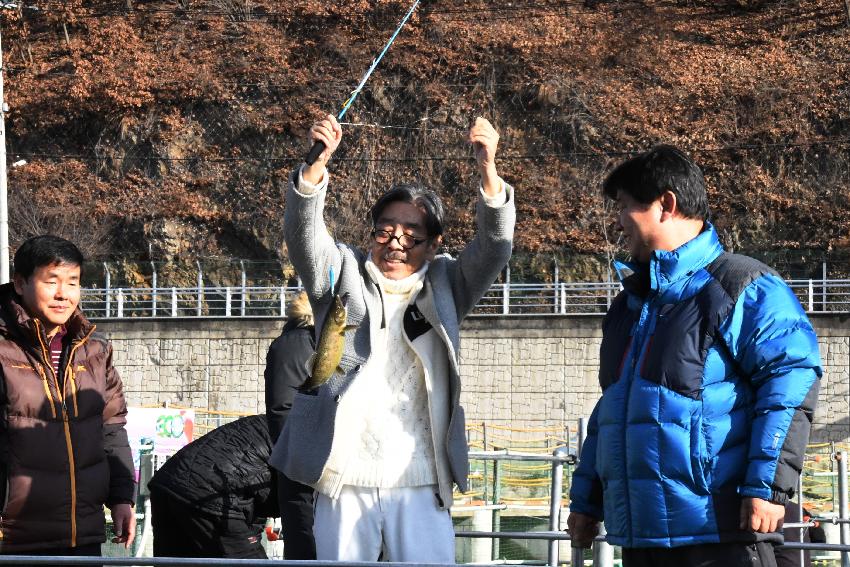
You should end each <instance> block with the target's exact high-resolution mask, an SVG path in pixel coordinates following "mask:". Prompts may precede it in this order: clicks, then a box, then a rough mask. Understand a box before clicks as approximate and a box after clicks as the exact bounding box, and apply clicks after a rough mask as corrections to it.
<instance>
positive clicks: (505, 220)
mask: <svg viewBox="0 0 850 567" xmlns="http://www.w3.org/2000/svg"><path fill="white" fill-rule="evenodd" d="M467 140H468V141H469V143H470V144H472V147H473V150H474V151H475V160H476V164H477V168H478V173H479V175H480V176H481V186H480V190H479V191H480V193H481V196H480V199H479V202H478V207H477V211H476V225H477V231H476V235H475V238H473V239H472V241H470V242H469V244H468V245H467V246H466V248H464V249H463V251H462V252H461V253H460V255H459V256H458V260H457V267H456V270H457V271H456V274H455V280H454V296H455V305H456V308H457V311H458V315H459V317H460V318H463V317H465V316H466V315H467V314H468V313H469V312H470V311H471V310H472V308H473V307H475V304H476V303H478V300H479V299H481V297H482V296H483V295H484V293H486V291H487V290H488V289H489V288H490V286H491V285H492V284H493V282H494V281H496V278H498V277H499V273H500V272H501V271H502V269H503V268H504V267H505V265H506V264H507V263H508V260H510V258H511V251H512V249H513V233H514V223H515V222H516V209H515V206H514V198H513V188H512V187H511V186H510V185H508V184H507V183H505V182H504V181H503V180H502V178H501V177H499V174H498V172H497V171H496V150H497V147H498V145H499V134H498V132H496V129H495V128H493V125H492V124H490V122H488V121H487V120H486V119H484V118H481V117H478V118H476V119H475V123H474V124H473V125H472V128H470V130H469V135H468V137H467Z"/></svg>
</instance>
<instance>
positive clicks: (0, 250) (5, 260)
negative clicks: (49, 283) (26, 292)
mask: <svg viewBox="0 0 850 567" xmlns="http://www.w3.org/2000/svg"><path fill="white" fill-rule="evenodd" d="M4 71H5V69H4V68H3V42H2V33H0V284H4V283H6V282H8V281H9V195H8V191H7V185H6V99H5V98H4V97H3V75H4Z"/></svg>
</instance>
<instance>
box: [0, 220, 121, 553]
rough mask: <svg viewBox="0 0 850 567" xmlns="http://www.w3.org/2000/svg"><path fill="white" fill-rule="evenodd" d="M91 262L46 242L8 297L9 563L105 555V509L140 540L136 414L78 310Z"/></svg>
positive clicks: (4, 317) (4, 388) (35, 245)
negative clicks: (131, 421)
mask: <svg viewBox="0 0 850 567" xmlns="http://www.w3.org/2000/svg"><path fill="white" fill-rule="evenodd" d="M82 263H83V257H82V254H80V252H79V250H78V249H77V248H76V246H74V245H73V244H72V243H71V242H68V241H67V240H64V239H61V238H58V237H54V236H39V237H36V238H32V239H30V240H28V241H26V242H24V243H23V244H22V245H21V246H20V248H19V249H18V251H17V253H16V254H15V273H14V282H13V283H8V284H5V285H2V286H0V372H2V379H1V380H0V491H4V493H2V494H0V497H2V499H0V504H2V508H1V509H2V517H0V534H1V535H2V539H0V553H2V554H4V555H11V554H15V555H17V554H21V555H100V544H101V543H102V542H103V541H104V540H105V530H104V514H103V505H104V504H106V505H107V506H109V507H110V508H111V510H112V518H113V521H114V524H115V531H116V535H117V536H119V539H120V540H121V541H123V542H124V543H125V544H126V545H127V546H129V545H130V543H131V542H132V539H133V536H134V534H135V514H134V512H133V508H132V503H133V497H134V474H133V464H132V458H131V456H130V448H129V445H128V442H127V432H126V431H125V429H124V424H125V423H126V414H127V406H126V404H125V402H124V395H123V391H122V386H121V379H120V378H119V377H118V374H117V373H116V371H115V369H114V368H113V366H112V347H111V345H110V344H109V343H108V342H107V341H106V340H105V339H103V338H101V337H98V336H97V335H94V329H95V327H94V325H92V324H91V323H89V322H88V320H87V319H86V318H85V317H84V316H83V314H82V312H81V311H80V310H79V309H78V304H79V300H80V270H81V267H82Z"/></svg>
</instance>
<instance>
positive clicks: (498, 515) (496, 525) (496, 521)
mask: <svg viewBox="0 0 850 567" xmlns="http://www.w3.org/2000/svg"><path fill="white" fill-rule="evenodd" d="M494 448H495V447H494ZM500 465H501V461H499V459H496V460H494V461H493V504H498V503H499V500H501V499H502V490H501V487H500V486H499V485H500V484H501V482H502V479H501V474H500V469H501V466H500ZM501 529H502V511H501V510H496V509H494V510H493V531H494V532H499V531H500V530H501ZM500 544H501V540H500V539H499V538H493V561H496V560H497V559H498V558H499V554H500V553H501V551H500ZM842 567H843V566H842Z"/></svg>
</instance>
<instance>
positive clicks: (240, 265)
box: [239, 260, 248, 317]
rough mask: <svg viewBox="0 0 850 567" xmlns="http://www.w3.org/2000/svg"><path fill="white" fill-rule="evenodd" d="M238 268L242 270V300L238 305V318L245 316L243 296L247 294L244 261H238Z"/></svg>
mask: <svg viewBox="0 0 850 567" xmlns="http://www.w3.org/2000/svg"><path fill="white" fill-rule="evenodd" d="M239 267H240V268H241V269H242V300H241V301H240V303H239V316H240V317H244V316H245V295H246V294H247V292H248V276H247V275H246V274H245V261H244V260H239Z"/></svg>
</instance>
